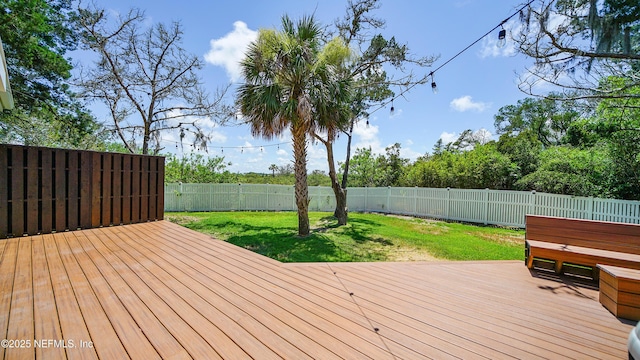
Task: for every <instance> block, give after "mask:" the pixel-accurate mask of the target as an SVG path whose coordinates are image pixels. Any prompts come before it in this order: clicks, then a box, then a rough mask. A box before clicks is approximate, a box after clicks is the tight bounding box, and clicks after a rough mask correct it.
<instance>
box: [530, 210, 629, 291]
mask: <svg viewBox="0 0 640 360" xmlns="http://www.w3.org/2000/svg"><path fill="white" fill-rule="evenodd" d="M525 239H526V241H525V254H526V264H527V267H528V268H530V269H531V268H533V267H534V262H535V261H536V260H541V261H537V262H536V264H540V263H542V264H544V263H546V264H550V263H551V264H553V269H554V270H555V272H556V273H563V272H565V268H570V269H572V270H573V271H569V272H574V273H578V274H580V275H585V274H588V273H589V272H590V273H591V276H592V277H593V279H594V280H597V279H598V268H597V265H598V264H602V265H611V266H617V267H622V268H630V269H640V225H636V224H623V223H614V222H604V221H593V220H579V219H567V218H558V217H550V216H537V215H527V217H526V236H525ZM567 265H569V266H567ZM576 270H577V271H576ZM585 270H586V272H585Z"/></svg>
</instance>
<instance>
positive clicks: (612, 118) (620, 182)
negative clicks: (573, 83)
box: [590, 77, 640, 200]
mask: <svg viewBox="0 0 640 360" xmlns="http://www.w3.org/2000/svg"><path fill="white" fill-rule="evenodd" d="M603 82H606V83H611V84H612V86H613V87H617V86H620V84H621V83H624V82H626V79H621V78H614V77H611V78H608V79H606V80H604V81H603ZM627 93H630V94H636V95H638V97H637V98H633V99H624V100H623V99H604V100H602V101H601V102H600V104H599V105H598V109H597V112H596V117H595V119H594V121H593V122H592V123H591V124H590V125H591V126H590V128H591V130H592V133H595V134H597V135H598V136H600V137H601V138H603V139H604V141H605V142H606V144H607V145H608V149H609V154H610V157H611V160H612V164H611V168H610V169H611V192H612V194H613V196H615V197H617V198H622V199H633V200H640V86H636V87H634V88H632V89H628V90H627Z"/></svg>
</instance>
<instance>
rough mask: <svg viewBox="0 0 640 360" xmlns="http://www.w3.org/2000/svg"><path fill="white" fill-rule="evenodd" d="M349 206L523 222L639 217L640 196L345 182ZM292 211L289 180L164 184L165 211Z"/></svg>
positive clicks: (316, 192) (314, 199) (321, 191)
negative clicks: (639, 198) (620, 197)
mask: <svg viewBox="0 0 640 360" xmlns="http://www.w3.org/2000/svg"><path fill="white" fill-rule="evenodd" d="M309 197H310V199H311V201H310V203H309V210H310V211H331V212H332V211H333V210H334V209H335V198H334V195H333V190H332V189H331V188H330V187H321V186H311V187H309ZM347 204H348V207H349V211H358V212H380V213H386V214H399V215H412V216H419V217H429V218H437V219H443V220H456V221H465V222H473V223H482V224H493V225H505V226H514V227H522V228H524V225H525V224H524V221H525V214H534V215H548V216H558V217H567V218H577V219H591V220H601V221H615V222H625V223H633V224H639V223H640V201H628V200H614V199H598V198H592V197H577V196H569V195H555V194H546V193H536V192H535V191H532V192H527V191H506V190H488V189H485V190H470V189H432V188H349V189H348V191H347ZM233 210H237V211H245V210H266V211H295V210H296V203H295V193H294V187H293V186H292V185H291V186H290V185H261V184H166V185H165V211H233Z"/></svg>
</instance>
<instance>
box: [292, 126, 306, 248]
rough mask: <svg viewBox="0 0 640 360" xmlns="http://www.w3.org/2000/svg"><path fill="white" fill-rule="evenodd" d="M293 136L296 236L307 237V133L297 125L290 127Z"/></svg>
mask: <svg viewBox="0 0 640 360" xmlns="http://www.w3.org/2000/svg"><path fill="white" fill-rule="evenodd" d="M291 133H292V134H293V157H294V171H295V175H296V185H295V193H296V205H297V206H298V236H307V235H309V187H308V186H307V132H306V131H305V129H304V127H303V126H301V125H299V124H293V125H292V126H291Z"/></svg>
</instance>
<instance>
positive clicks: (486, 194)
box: [482, 189, 489, 225]
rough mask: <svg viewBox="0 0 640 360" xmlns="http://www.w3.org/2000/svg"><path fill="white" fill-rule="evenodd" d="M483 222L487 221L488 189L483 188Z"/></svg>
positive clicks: (486, 222)
mask: <svg viewBox="0 0 640 360" xmlns="http://www.w3.org/2000/svg"><path fill="white" fill-rule="evenodd" d="M482 218H483V219H484V224H485V225H487V224H488V223H489V189H484V216H483V217H482Z"/></svg>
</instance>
